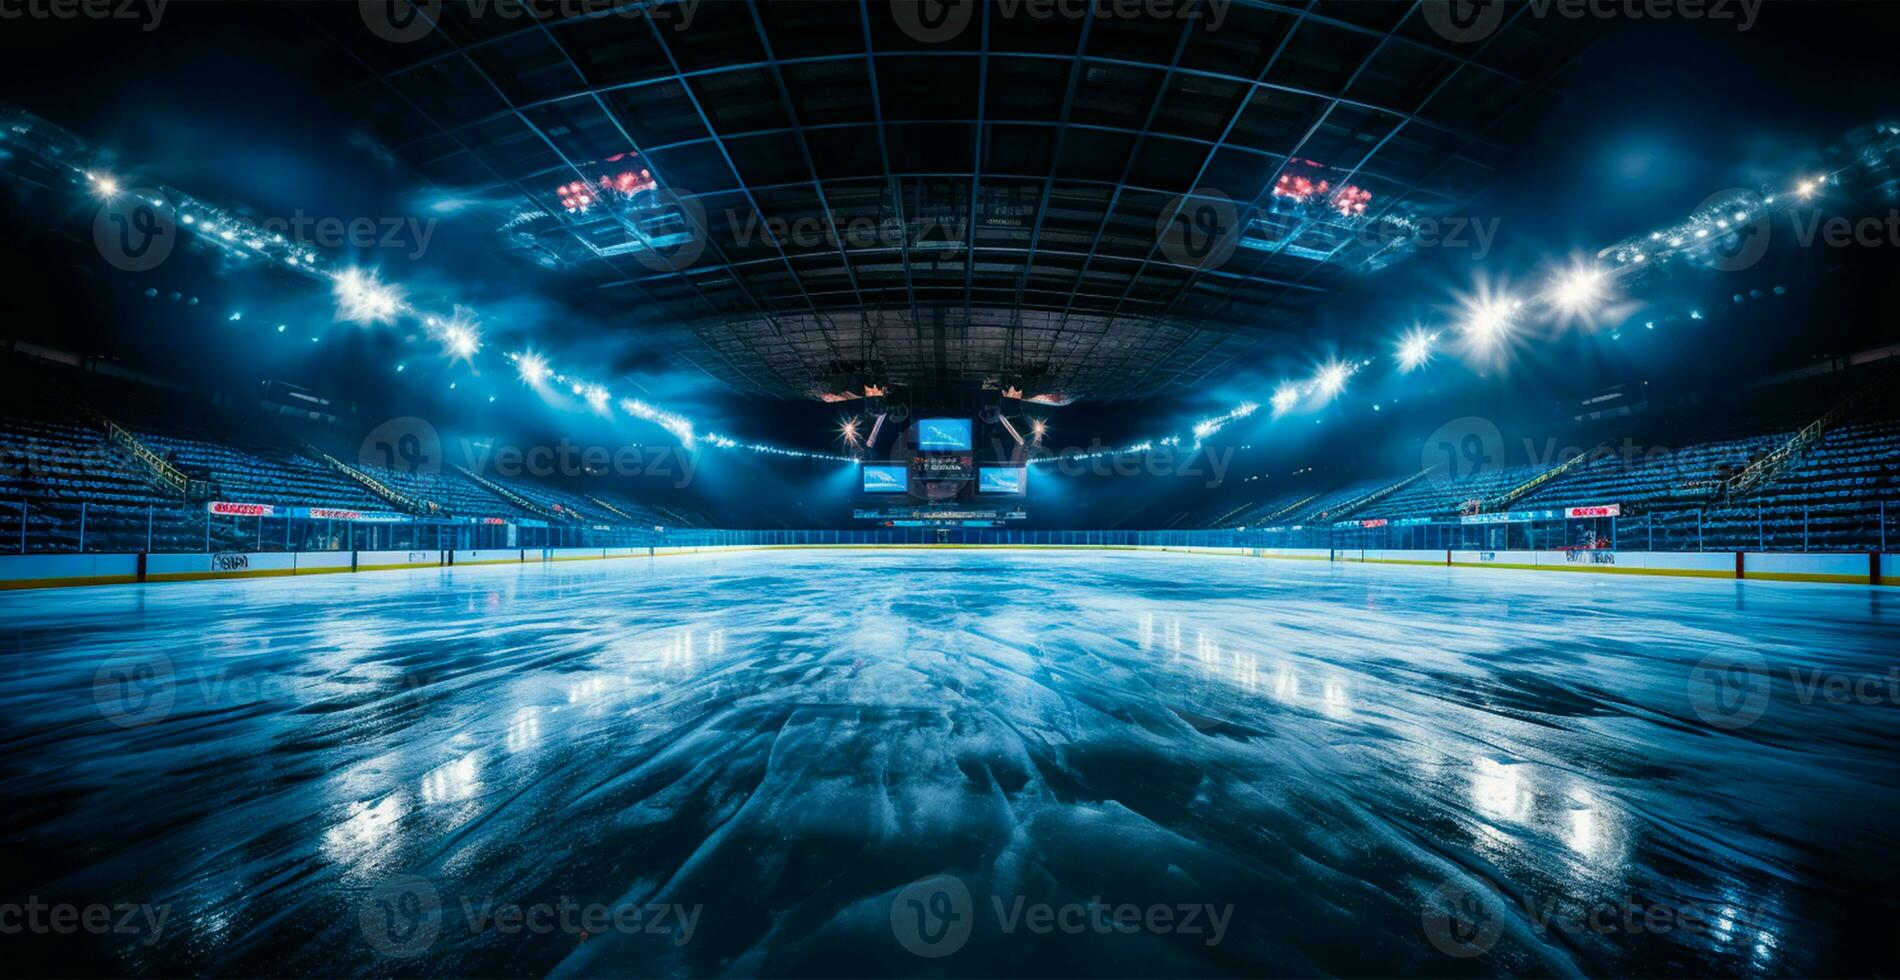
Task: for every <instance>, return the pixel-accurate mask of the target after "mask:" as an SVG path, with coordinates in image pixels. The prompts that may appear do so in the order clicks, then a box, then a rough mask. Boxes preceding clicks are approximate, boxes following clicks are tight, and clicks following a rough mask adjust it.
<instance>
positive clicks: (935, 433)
mask: <svg viewBox="0 0 1900 980" xmlns="http://www.w3.org/2000/svg"><path fill="white" fill-rule="evenodd" d="M970 449H971V442H970V420H969V419H944V418H937V419H918V420H917V451H918V452H920V453H967V452H969V451H970Z"/></svg>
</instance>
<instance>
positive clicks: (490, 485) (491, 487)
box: [449, 463, 561, 520]
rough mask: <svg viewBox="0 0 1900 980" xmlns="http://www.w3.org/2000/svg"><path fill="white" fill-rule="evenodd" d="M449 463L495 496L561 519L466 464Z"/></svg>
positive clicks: (529, 511)
mask: <svg viewBox="0 0 1900 980" xmlns="http://www.w3.org/2000/svg"><path fill="white" fill-rule="evenodd" d="M449 465H450V466H454V467H455V469H456V470H457V471H458V472H460V473H461V474H462V475H463V476H466V477H468V478H469V479H471V480H474V481H475V483H476V484H477V485H479V486H481V487H482V488H483V489H485V490H487V491H488V492H489V493H492V494H494V495H495V496H497V497H500V498H501V499H503V500H506V501H508V502H509V503H511V504H514V505H515V506H516V507H519V508H521V509H522V510H524V511H527V512H528V513H530V514H533V515H535V516H536V517H545V518H548V519H549V520H560V519H561V518H560V515H558V514H556V513H554V512H553V511H551V510H549V509H547V508H546V507H543V506H541V505H540V504H537V503H535V502H534V501H532V500H529V499H528V498H526V497H523V496H522V495H520V494H518V493H516V492H514V491H513V490H510V489H508V488H507V487H504V486H502V485H501V484H499V483H496V482H495V481H493V480H490V479H488V478H487V477H485V476H482V475H480V474H478V473H476V472H475V471H474V470H471V469H469V468H468V467H466V466H456V464H454V463H450V464H449Z"/></svg>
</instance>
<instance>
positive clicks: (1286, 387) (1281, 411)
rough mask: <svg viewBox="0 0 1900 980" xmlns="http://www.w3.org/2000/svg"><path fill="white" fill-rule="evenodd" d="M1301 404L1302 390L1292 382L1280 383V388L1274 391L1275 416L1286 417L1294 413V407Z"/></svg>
mask: <svg viewBox="0 0 1900 980" xmlns="http://www.w3.org/2000/svg"><path fill="white" fill-rule="evenodd" d="M1299 402H1300V388H1299V386H1298V385H1296V384H1294V383H1292V382H1290V381H1282V382H1280V387H1278V388H1275V389H1273V398H1272V403H1273V414H1274V415H1276V416H1278V415H1285V414H1286V413H1288V412H1290V411H1292V410H1293V406H1295V405H1297V404H1299Z"/></svg>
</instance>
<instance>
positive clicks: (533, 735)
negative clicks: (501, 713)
mask: <svg viewBox="0 0 1900 980" xmlns="http://www.w3.org/2000/svg"><path fill="white" fill-rule="evenodd" d="M504 739H505V741H504V742H503V744H504V745H505V746H506V747H507V749H508V751H509V753H510V754H513V753H516V752H526V751H527V750H529V749H532V748H534V747H535V746H537V745H540V744H541V709H540V708H522V709H521V710H520V711H517V712H515V716H514V717H513V718H511V719H509V720H508V732H507V734H506V735H505V736H504Z"/></svg>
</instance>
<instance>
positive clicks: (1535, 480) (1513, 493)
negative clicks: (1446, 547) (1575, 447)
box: [1478, 442, 1609, 514]
mask: <svg viewBox="0 0 1900 980" xmlns="http://www.w3.org/2000/svg"><path fill="white" fill-rule="evenodd" d="M1608 446H1609V443H1607V442H1603V443H1598V444H1597V446H1596V448H1595V449H1592V450H1590V451H1589V452H1587V453H1578V454H1577V455H1575V456H1572V457H1570V458H1569V459H1566V460H1564V461H1563V462H1561V463H1558V464H1557V465H1556V466H1553V467H1551V468H1550V469H1547V470H1545V471H1544V472H1542V473H1539V474H1537V475H1536V476H1533V477H1531V478H1530V479H1528V480H1525V481H1524V482H1523V483H1520V484H1518V485H1517V486H1514V487H1512V488H1511V489H1509V490H1506V491H1504V492H1503V493H1500V494H1498V495H1497V496H1495V497H1491V498H1488V499H1486V500H1485V501H1484V502H1483V503H1481V504H1479V505H1478V512H1479V513H1481V514H1495V513H1497V512H1499V511H1501V510H1503V509H1504V508H1506V507H1509V506H1511V505H1512V504H1513V503H1515V502H1517V501H1519V500H1522V499H1523V498H1524V495H1525V494H1527V493H1530V492H1531V491H1532V490H1535V489H1537V488H1538V487H1541V486H1543V485H1544V484H1546V483H1549V482H1550V481H1552V480H1555V479H1556V478H1558V477H1560V476H1562V475H1564V474H1565V473H1568V472H1570V471H1571V470H1574V469H1576V468H1577V467H1579V466H1582V465H1583V464H1584V463H1585V462H1587V461H1588V460H1590V459H1593V458H1595V457H1596V454H1597V452H1598V451H1599V450H1602V449H1605V448H1607V447H1608Z"/></svg>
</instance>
